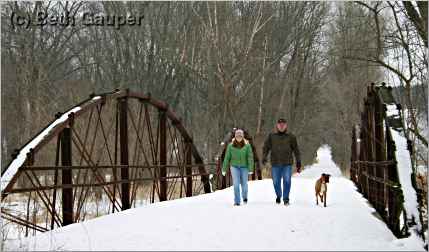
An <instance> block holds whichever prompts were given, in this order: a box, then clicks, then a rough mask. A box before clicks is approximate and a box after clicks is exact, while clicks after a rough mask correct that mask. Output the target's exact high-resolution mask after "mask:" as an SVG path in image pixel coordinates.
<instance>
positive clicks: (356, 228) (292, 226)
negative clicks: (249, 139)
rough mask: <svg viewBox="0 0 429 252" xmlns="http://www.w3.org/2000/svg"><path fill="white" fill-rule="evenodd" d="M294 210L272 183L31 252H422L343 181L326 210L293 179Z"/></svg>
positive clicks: (335, 184) (140, 213)
mask: <svg viewBox="0 0 429 252" xmlns="http://www.w3.org/2000/svg"><path fill="white" fill-rule="evenodd" d="M292 183H293V185H292V191H291V205H290V206H288V207H286V206H283V205H276V204H274V203H273V202H274V199H273V197H274V193H273V189H272V184H271V180H263V181H254V182H250V184H249V186H250V187H249V204H248V205H246V206H239V207H234V206H232V190H231V188H227V189H225V190H222V191H218V192H216V193H212V194H207V195H201V196H197V197H193V198H186V199H180V200H175V201H170V202H162V203H158V204H154V205H149V206H147V207H142V208H135V209H131V210H128V211H125V212H121V213H116V214H113V215H109V216H104V217H100V218H98V219H94V220H90V221H87V222H85V223H78V224H73V225H70V226H67V227H65V228H62V229H57V230H55V231H54V232H52V233H44V234H41V235H39V236H37V239H34V238H33V240H32V242H31V243H30V244H29V245H27V246H28V247H27V246H25V247H26V248H27V249H30V250H355V251H356V250H422V248H421V242H420V241H416V240H414V239H413V238H409V239H405V240H397V239H396V238H395V237H394V236H393V234H392V233H391V232H390V231H389V230H388V229H387V227H386V225H385V224H384V223H383V222H382V221H381V220H378V219H377V218H375V217H374V216H373V212H374V210H373V209H372V208H370V207H368V205H367V203H366V200H365V199H364V198H362V197H361V196H360V194H358V193H357V192H355V190H354V186H353V184H352V183H351V182H350V181H348V180H347V179H345V178H332V179H331V183H330V185H329V191H328V207H326V208H323V207H321V206H316V205H315V202H314V196H313V184H314V179H309V178H300V177H294V178H293V180H292Z"/></svg>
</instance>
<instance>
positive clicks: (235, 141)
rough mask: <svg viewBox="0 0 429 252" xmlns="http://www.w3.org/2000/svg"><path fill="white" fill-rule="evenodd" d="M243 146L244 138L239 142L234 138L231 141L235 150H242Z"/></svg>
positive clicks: (244, 143)
mask: <svg viewBox="0 0 429 252" xmlns="http://www.w3.org/2000/svg"><path fill="white" fill-rule="evenodd" d="M244 145H246V142H245V140H244V137H243V138H242V140H241V141H240V142H239V141H237V139H235V137H234V138H233V139H232V146H234V147H235V148H240V149H241V148H243V147H244Z"/></svg>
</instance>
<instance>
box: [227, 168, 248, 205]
mask: <svg viewBox="0 0 429 252" xmlns="http://www.w3.org/2000/svg"><path fill="white" fill-rule="evenodd" d="M231 175H232V183H233V184H234V204H240V202H241V198H240V185H241V191H242V195H243V199H247V178H248V176H249V170H247V168H246V167H244V166H231Z"/></svg>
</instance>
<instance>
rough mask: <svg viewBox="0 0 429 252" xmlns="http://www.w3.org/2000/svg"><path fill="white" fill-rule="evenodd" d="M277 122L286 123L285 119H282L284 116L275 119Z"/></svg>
mask: <svg viewBox="0 0 429 252" xmlns="http://www.w3.org/2000/svg"><path fill="white" fill-rule="evenodd" d="M277 123H286V119H284V118H279V119H278V120H277Z"/></svg>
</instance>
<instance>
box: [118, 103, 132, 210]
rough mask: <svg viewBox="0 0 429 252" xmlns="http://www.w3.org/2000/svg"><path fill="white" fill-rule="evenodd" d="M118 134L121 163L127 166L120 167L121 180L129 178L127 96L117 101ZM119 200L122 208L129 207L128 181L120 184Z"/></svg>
mask: <svg viewBox="0 0 429 252" xmlns="http://www.w3.org/2000/svg"><path fill="white" fill-rule="evenodd" d="M118 102H119V135H120V143H119V144H120V150H121V165H125V166H127V167H122V168H121V180H122V181H128V180H129V169H128V164H129V163H128V100H127V98H123V99H120V100H119V101H118ZM121 192H122V194H121V197H122V198H121V201H122V210H127V209H130V207H131V205H130V183H129V182H125V183H122V184H121Z"/></svg>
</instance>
